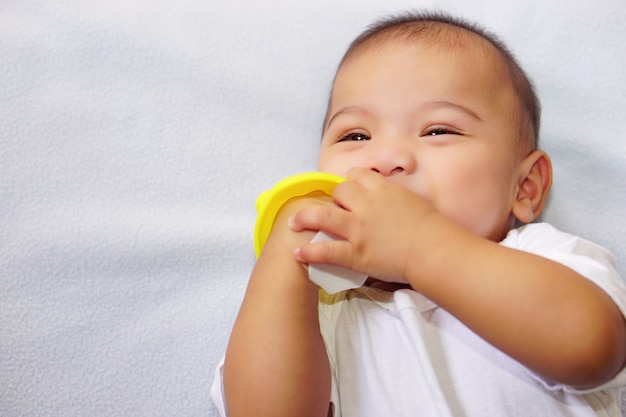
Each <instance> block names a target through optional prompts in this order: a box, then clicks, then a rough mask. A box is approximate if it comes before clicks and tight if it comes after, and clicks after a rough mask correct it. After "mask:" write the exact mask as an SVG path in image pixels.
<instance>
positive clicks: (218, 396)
mask: <svg viewBox="0 0 626 417" xmlns="http://www.w3.org/2000/svg"><path fill="white" fill-rule="evenodd" d="M223 370H224V358H222V359H221V360H220V362H219V364H218V365H217V368H216V369H215V374H214V376H213V384H211V398H212V399H213V405H215V408H216V409H217V412H218V413H219V415H220V417H226V402H225V401H224V389H223V387H224V380H223Z"/></svg>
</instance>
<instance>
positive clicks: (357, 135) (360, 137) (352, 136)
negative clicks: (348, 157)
mask: <svg viewBox="0 0 626 417" xmlns="http://www.w3.org/2000/svg"><path fill="white" fill-rule="evenodd" d="M371 139H372V138H370V137H369V136H368V135H366V134H365V133H359V132H351V133H348V134H346V135H343V136H342V137H341V138H340V139H339V142H347V141H353V140H356V141H361V140H371Z"/></svg>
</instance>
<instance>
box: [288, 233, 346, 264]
mask: <svg viewBox="0 0 626 417" xmlns="http://www.w3.org/2000/svg"><path fill="white" fill-rule="evenodd" d="M320 235H322V237H321V238H320V239H318V237H319V236H320ZM294 255H295V257H296V260H298V262H302V263H305V264H328V265H336V266H341V267H344V268H350V267H351V266H352V246H351V245H350V243H349V242H348V241H346V240H344V239H341V238H339V237H336V238H335V237H333V238H331V239H329V238H328V237H326V235H325V234H322V233H320V234H318V236H317V237H316V239H313V240H312V241H311V243H308V244H305V245H303V246H301V247H300V248H298V249H296V250H295V251H294Z"/></svg>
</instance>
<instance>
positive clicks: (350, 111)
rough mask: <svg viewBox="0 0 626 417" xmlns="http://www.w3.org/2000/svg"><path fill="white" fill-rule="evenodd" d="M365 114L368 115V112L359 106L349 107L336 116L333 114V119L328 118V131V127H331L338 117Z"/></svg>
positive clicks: (338, 112)
mask: <svg viewBox="0 0 626 417" xmlns="http://www.w3.org/2000/svg"><path fill="white" fill-rule="evenodd" d="M355 113H356V114H363V113H366V110H365V109H363V108H361V107H359V106H348V107H344V108H342V109H340V110H339V111H337V112H336V113H335V114H333V115H332V116H331V117H329V118H328V122H327V123H326V126H325V127H326V129H328V127H329V126H330V125H331V123H332V122H333V120H335V119H336V118H337V117H338V116H342V115H346V114H355Z"/></svg>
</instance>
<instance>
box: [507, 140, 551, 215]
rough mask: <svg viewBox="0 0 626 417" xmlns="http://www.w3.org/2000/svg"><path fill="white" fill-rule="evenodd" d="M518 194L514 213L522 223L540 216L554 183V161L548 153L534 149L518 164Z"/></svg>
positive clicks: (514, 203)
mask: <svg viewBox="0 0 626 417" xmlns="http://www.w3.org/2000/svg"><path fill="white" fill-rule="evenodd" d="M518 168H519V171H518V180H517V186H518V187H517V195H516V199H515V201H514V202H513V209H512V211H513V215H514V216H515V218H516V219H517V220H519V221H520V222H522V223H530V222H532V221H533V220H535V219H536V218H537V217H539V214H541V210H543V206H544V204H545V202H546V199H547V197H548V192H549V191H550V186H551V185H552V163H551V162H550V158H549V157H548V154H546V153H545V152H543V151H534V152H532V153H531V154H530V155H528V156H527V157H526V158H524V160H522V162H520V164H519V165H518Z"/></svg>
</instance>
